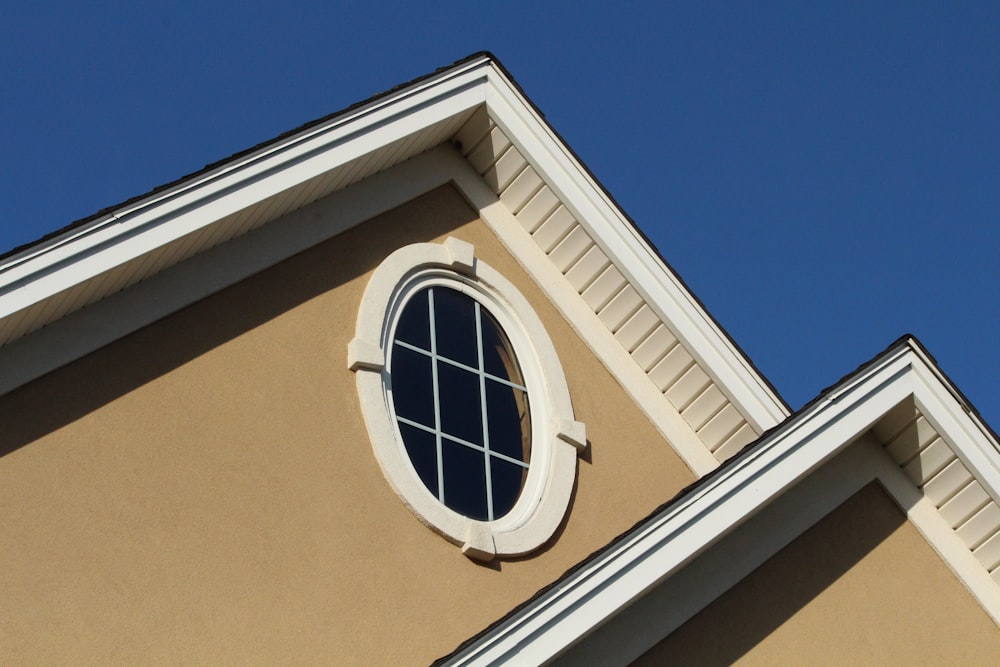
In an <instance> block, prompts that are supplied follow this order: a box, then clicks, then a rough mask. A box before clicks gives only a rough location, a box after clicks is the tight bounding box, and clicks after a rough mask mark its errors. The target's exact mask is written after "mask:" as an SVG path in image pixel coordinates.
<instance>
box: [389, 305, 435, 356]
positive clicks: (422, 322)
mask: <svg viewBox="0 0 1000 667" xmlns="http://www.w3.org/2000/svg"><path fill="white" fill-rule="evenodd" d="M428 312H429V311H428V310H427V290H423V291H421V292H417V293H416V294H414V295H413V298H412V299H410V300H409V301H408V302H407V304H406V307H405V308H404V309H403V312H402V313H400V315H399V321H398V322H397V324H396V340H401V341H403V342H404V343H409V344H410V345H415V346H417V347H419V348H420V349H421V350H428V351H429V350H430V349H431V323H430V318H429V317H428Z"/></svg>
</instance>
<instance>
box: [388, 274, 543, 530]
mask: <svg viewBox="0 0 1000 667" xmlns="http://www.w3.org/2000/svg"><path fill="white" fill-rule="evenodd" d="M391 340H392V345H391V349H390V353H389V355H388V357H389V358H388V360H387V361H388V364H387V365H388V371H389V373H388V380H389V382H388V384H389V396H390V405H391V407H392V410H393V414H394V416H395V420H396V424H397V427H398V429H399V434H400V436H401V438H402V441H403V445H404V447H405V449H406V453H407V455H408V456H409V459H410V462H411V463H412V464H413V468H414V470H415V471H416V473H417V475H418V476H419V477H420V480H421V482H423V484H424V486H425V487H426V488H427V490H428V491H430V493H431V494H432V495H433V496H434V497H436V498H437V499H438V500H439V501H440V502H442V503H443V504H444V505H445V506H447V507H449V508H451V509H452V510H454V511H455V512H458V513H459V514H462V515H463V516H466V517H469V518H470V519H476V520H479V521H493V520H495V519H499V518H501V517H503V516H504V515H505V514H507V513H508V512H510V510H511V509H512V508H513V507H514V505H515V503H516V502H517V499H518V497H519V496H520V494H521V491H522V489H523V488H524V484H525V480H526V478H527V474H528V466H529V464H530V461H531V424H530V410H529V407H528V394H527V389H526V387H525V382H524V379H523V377H522V375H521V371H520V368H519V367H518V364H517V360H516V359H515V357H514V354H513V350H512V347H511V344H510V341H509V340H508V338H507V336H506V334H505V333H504V332H503V329H502V328H501V327H500V325H499V324H498V323H497V321H496V319H495V318H494V317H493V316H492V315H491V314H490V313H489V312H488V311H487V310H486V308H485V307H483V305H482V304H481V303H480V302H479V301H477V300H476V299H473V298H472V297H470V296H469V295H467V294H464V293H462V292H459V291H458V290H455V289H451V288H449V287H445V286H443V285H434V286H431V287H426V288H424V289H421V290H419V291H417V292H415V293H414V294H413V295H412V296H411V297H410V299H409V300H407V302H406V304H405V305H404V306H403V309H402V311H401V312H400V314H399V317H398V319H397V320H396V326H395V330H394V331H393V333H392V338H391Z"/></svg>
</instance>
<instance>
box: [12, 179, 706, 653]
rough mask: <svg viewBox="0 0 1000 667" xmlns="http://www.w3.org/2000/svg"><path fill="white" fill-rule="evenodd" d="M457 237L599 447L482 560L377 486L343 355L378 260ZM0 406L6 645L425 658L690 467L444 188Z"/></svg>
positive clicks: (672, 489)
mask: <svg viewBox="0 0 1000 667" xmlns="http://www.w3.org/2000/svg"><path fill="white" fill-rule="evenodd" d="M326 205H327V204H326V203H324V202H322V201H321V202H318V203H317V204H314V205H313V206H312V210H310V211H308V212H307V213H308V214H309V215H315V216H322V215H324V214H325V210H326V209H325V208H324V207H325V206H326ZM272 224H280V222H279V223H272ZM449 235H453V236H456V237H458V238H461V239H463V240H466V241H469V242H470V243H472V244H474V245H475V247H476V251H477V255H478V256H480V257H481V258H483V259H484V260H485V261H486V262H488V263H489V264H491V265H492V266H493V267H494V268H496V269H498V270H499V271H501V272H502V273H503V274H504V275H505V276H506V277H507V278H508V279H510V280H511V281H512V282H513V283H514V284H515V285H517V287H518V288H519V289H520V290H521V291H522V293H523V294H524V295H525V296H526V297H527V298H528V300H529V301H530V302H531V303H532V304H533V306H534V307H535V309H536V310H537V312H538V314H539V316H540V317H541V319H542V321H543V322H544V323H545V325H546V328H547V330H548V332H549V334H550V336H551V337H552V339H553V341H554V342H555V344H556V348H557V349H558V350H559V355H560V358H561V360H562V363H563V366H564V369H565V372H566V376H567V380H568V383H569V386H570V392H571V396H572V400H573V404H574V408H575V411H576V416H577V419H579V420H581V421H583V422H585V423H586V425H587V434H588V437H589V440H590V442H591V449H590V453H589V456H588V457H587V458H586V459H584V460H581V461H580V462H579V473H578V481H577V488H576V491H575V494H574V498H573V500H572V501H571V505H570V509H569V512H568V515H567V519H566V521H565V522H564V525H563V526H562V528H561V529H560V530H559V531H558V532H557V534H556V536H555V538H554V539H553V540H552V541H551V542H550V544H549V545H547V546H546V547H545V548H543V549H542V550H540V551H539V552H537V553H535V554H532V555H531V556H529V557H525V558H522V559H518V560H505V561H500V562H498V563H495V564H493V565H491V566H484V565H478V564H476V563H474V562H472V561H470V560H468V559H466V558H465V557H463V556H462V555H461V553H460V551H459V549H458V548H457V547H455V546H454V545H452V544H450V543H448V542H446V541H445V540H444V539H442V538H441V537H439V536H438V535H437V534H435V533H433V532H432V531H431V530H429V529H428V528H426V527H425V526H423V525H422V524H421V523H420V522H419V521H418V520H417V519H416V518H415V517H414V516H413V515H412V514H411V513H410V512H409V510H408V509H407V508H406V507H405V506H404V505H403V503H402V502H401V501H400V500H399V498H397V497H396V495H395V494H394V493H393V491H392V490H391V488H390V487H389V485H388V483H387V482H386V480H385V479H384V478H383V476H382V474H381V471H380V469H379V467H378V465H377V463H376V461H375V459H374V456H373V454H372V449H371V445H370V443H369V441H368V436H367V433H366V430H365V427H364V424H363V422H362V418H361V415H360V412H359V406H358V398H357V394H356V391H355V383H354V375H353V374H352V373H351V372H349V371H348V370H347V368H346V349H347V343H348V342H349V341H350V339H351V338H352V337H353V333H354V326H355V314H356V313H357V309H358V305H359V303H360V299H361V295H362V292H363V290H364V287H365V285H366V283H367V280H368V277H369V276H370V275H371V272H372V271H373V269H374V268H375V267H376V266H377V265H378V263H379V262H380V261H381V259H382V258H384V257H385V256H386V255H388V254H389V253H390V252H391V251H393V250H394V249H396V248H397V247H400V246H402V245H405V244H408V243H413V242H419V241H435V240H436V241H441V240H443V239H444V238H446V237H447V236H449ZM0 424H3V448H2V452H0V453H2V454H3V456H2V457H0V592H2V593H0V618H2V619H3V620H2V623H0V662H3V663H4V664H17V663H31V664H74V663H75V664H79V663H88V664H106V663H116V664H142V663H154V662H155V663H160V662H171V663H193V664H198V663H201V664H206V663H208V664H220V663H221V664H275V663H280V664H288V663H298V664H302V663H320V664H332V663H336V664H367V665H370V664H426V663H428V662H430V661H431V660H433V659H434V658H436V657H438V656H440V655H442V654H445V653H448V652H450V651H451V650H452V649H454V648H455V647H456V646H457V645H458V644H459V643H460V642H461V641H462V640H464V639H465V638H467V637H468V636H470V635H472V634H474V633H476V632H477V631H479V630H481V629H482V628H484V627H485V626H486V625H487V624H489V623H490V622H492V621H493V620H495V619H497V618H499V617H500V616H502V615H503V614H505V613H506V612H507V611H509V610H510V609H511V608H513V607H514V606H515V605H517V604H519V603H520V602H522V601H524V600H525V599H527V598H528V597H530V596H531V595H532V594H533V593H534V592H535V591H536V590H538V589H539V588H541V587H542V586H544V585H545V584H547V583H549V582H550V581H552V580H554V579H555V578H556V577H558V576H559V575H561V574H562V573H563V572H564V571H565V570H566V569H568V568H569V567H571V566H572V565H574V564H575V563H576V562H578V561H579V560H581V559H582V558H584V557H585V556H587V555H588V554H589V553H591V552H592V551H594V550H596V549H598V548H599V547H601V546H603V545H604V544H605V543H607V542H608V541H609V540H610V539H611V538H613V537H614V536H615V535H616V534H618V533H620V532H622V531H624V530H625V529H627V528H628V527H629V526H631V525H632V524H633V523H634V522H635V521H636V520H637V519H639V518H641V517H642V516H644V515H645V514H647V513H648V512H650V511H651V510H652V509H653V508H654V507H655V506H656V505H658V504H659V503H661V502H663V501H664V500H665V499H667V498H669V497H671V496H672V495H674V494H675V493H676V492H677V491H678V490H679V489H681V488H682V487H684V486H685V485H687V484H688V483H690V482H691V481H692V480H693V476H692V474H691V472H690V471H689V470H688V469H687V468H686V467H685V466H684V464H683V463H682V462H681V460H680V459H679V458H678V457H677V456H676V454H675V453H674V452H673V450H672V449H671V448H670V446H669V445H668V444H667V443H666V442H664V440H663V439H662V437H661V436H660V435H659V434H658V432H657V431H656V430H655V429H654V427H653V426H652V425H651V424H650V423H649V421H648V420H647V419H646V418H645V417H644V416H643V415H642V414H641V412H640V411H639V410H638V409H637V408H636V406H635V405H634V404H633V403H632V402H631V401H630V400H629V398H628V397H627V395H626V394H625V392H624V391H623V390H622V389H621V387H620V386H618V384H616V381H615V380H614V379H613V378H612V377H611V375H610V374H609V373H608V372H607V370H606V369H605V367H604V366H603V365H602V364H601V363H600V362H599V360H597V359H596V358H595V356H594V355H593V354H592V352H591V351H590V350H589V348H588V347H587V346H586V345H585V344H584V343H583V342H582V341H581V340H580V338H579V337H578V336H577V335H576V334H575V333H574V331H573V330H571V328H570V327H569V326H568V325H567V323H566V322H565V321H564V320H563V318H562V317H561V316H560V315H559V314H558V313H557V311H556V309H555V308H554V307H553V306H552V304H551V303H550V302H549V301H548V300H547V298H546V297H545V296H544V295H543V293H542V292H541V290H540V289H539V288H538V286H537V285H535V284H534V283H533V282H532V281H531V279H530V278H529V277H528V276H527V275H526V274H525V273H524V272H523V270H522V269H521V268H520V267H519V266H518V264H517V262H516V261H515V260H514V259H513V258H512V257H511V256H510V254H509V253H508V252H507V251H506V250H505V249H504V247H503V246H502V245H501V243H500V242H499V240H498V239H497V237H496V236H495V235H494V234H493V233H492V232H491V231H490V230H489V228H488V227H487V226H486V225H485V224H484V223H483V222H482V221H480V220H479V219H478V218H477V216H476V214H475V212H474V211H472V210H471V209H470V207H469V206H468V204H467V203H466V202H465V201H464V199H462V198H461V196H460V195H459V194H458V193H457V192H456V191H454V190H453V189H451V188H449V187H445V188H440V189H438V190H435V191H433V192H431V193H428V194H426V195H424V196H422V197H420V198H418V199H416V200H414V201H412V202H410V203H408V204H406V205H404V206H402V207H400V208H397V209H395V210H393V211H391V212H389V213H386V214H384V215H381V216H379V217H377V218H375V219H373V220H371V221H369V222H367V223H365V224H363V225H360V226H358V227H355V228H354V229H352V230H350V231H348V232H345V233H344V234H342V235H340V236H338V237H336V238H334V239H332V240H330V241H328V242H325V243H322V244H320V245H318V246H315V247H314V248H312V249H310V250H308V251H306V252H303V253H301V254H299V255H296V256H295V257H293V258H290V259H288V260H286V261H284V262H282V263H281V264H279V265H277V266H275V267H272V268H271V269H268V270H266V271H263V272H261V273H259V274H256V275H255V276H253V277H251V278H249V279H247V280H245V281H243V282H242V283H240V284H237V285H235V286H233V287H231V288H228V289H226V290H224V291H222V292H219V293H217V294H215V295H213V296H210V297H208V298H206V299H204V300H202V301H200V302H198V303H196V304H193V305H191V306H189V307H188V308H185V309H184V310H182V311H180V312H178V313H176V314H174V315H172V316H170V317H168V318H165V319H164V320H162V321H160V322H158V323H156V324H154V325H151V326H149V327H146V328H144V329H142V330H140V331H138V332H136V333H134V334H131V335H129V336H127V337H125V338H123V339H121V340H119V341H117V342H115V343H114V344H112V345H110V346H108V347H106V348H104V349H101V350H99V351H97V352H95V353H93V354H90V355H89V356H87V357H85V358H83V359H80V360H78V361H76V362H74V363H72V364H70V365H68V366H66V367H63V368H61V369H59V370H57V371H55V372H53V373H51V374H49V375H47V376H45V377H42V378H40V379H38V380H36V381H34V382H32V383H31V384H29V385H26V386H24V387H22V388H20V389H18V390H16V391H15V392H12V393H11V394H8V395H7V396H4V397H2V398H0Z"/></svg>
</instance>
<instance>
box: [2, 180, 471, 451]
mask: <svg viewBox="0 0 1000 667" xmlns="http://www.w3.org/2000/svg"><path fill="white" fill-rule="evenodd" d="M312 206H322V202H318V203H316V204H313V205H312ZM476 217H477V216H476V213H475V212H474V211H473V210H472V209H471V208H470V207H469V206H468V205H467V204H466V203H465V201H464V200H463V199H461V197H460V196H458V195H457V194H456V192H455V191H454V190H453V189H452V188H450V187H447V186H445V187H442V188H438V189H437V190H434V191H432V192H429V193H427V194H425V195H422V196H420V197H418V198H417V199H415V200H413V201H411V202H408V203H406V204H403V205H402V206H400V207H398V208H396V209H394V210H392V211H389V212H387V213H384V214H382V215H380V216H377V217H376V218H374V219H372V220H370V221H368V222H366V223H364V224H362V225H359V226H357V227H355V228H353V229H351V230H349V231H347V232H344V233H343V234H340V235H338V236H336V237H334V238H332V239H330V240H328V241H325V242H324V243H321V244H319V245H317V246H315V247H313V248H310V249H309V250H306V251H304V252H302V253H299V254H298V255H295V256H294V257H292V258H290V259H288V260H285V261H284V262H282V263H280V264H278V265H276V266H273V267H271V268H269V269H266V270H264V271H261V272H260V273H257V274H255V275H253V276H251V277H250V278H247V279H246V280H243V281H242V282H240V283H238V284H236V285H233V286H231V287H229V288H226V289H224V290H222V291H220V292H218V293H216V294H213V295H211V296H209V297H206V298H205V299H202V300H201V301H198V302H197V303H194V304H192V305H190V306H188V307H186V308H184V309H183V310H181V311H178V312H177V313H174V314H172V315H169V316H167V317H165V318H164V319H162V320H160V321H158V322H156V323H154V324H151V325H149V326H147V327H144V328H143V329H140V330H139V331H136V332H135V333H132V334H129V335H128V336H126V337H124V338H122V339H121V340H118V341H116V342H114V343H111V344H110V345H108V346H106V347H104V348H101V349H100V350H97V351H95V352H93V353H91V354H89V355H87V356H85V357H83V358H81V359H79V360H77V361H75V362H73V363H71V364H68V365H66V366H64V367H62V368H59V369H57V370H55V371H53V372H51V373H49V374H47V375H45V376H43V377H41V378H38V379H36V380H34V381H32V382H30V383H28V384H27V385H24V386H23V387H20V388H18V389H16V390H14V391H13V392H11V393H10V394H8V395H6V396H3V397H0V424H2V425H3V427H2V431H3V432H2V436H0V456H5V455H7V454H9V453H11V452H13V451H15V450H17V449H19V448H21V447H23V446H25V445H27V444H29V443H31V442H33V441H34V440H37V439H38V438H41V437H43V436H44V435H46V434H48V433H50V432H52V431H55V430H57V429H59V428H61V427H63V426H66V425H67V424H70V423H72V422H74V421H76V420H78V419H80V418H81V417H83V416H84V415H86V414H88V413H90V412H93V411H94V410H97V409H99V408H101V407H102V406H104V405H106V404H108V403H110V402H112V401H114V400H116V399H117V398H119V397H121V396H123V395H125V394H127V393H129V392H130V391H132V390H134V389H136V388H138V387H140V386H142V385H144V384H146V383H148V382H150V381H152V380H154V379H156V378H157V377H159V376H161V375H164V374H166V373H169V372H170V371H171V370H173V369H175V368H177V367H179V366H181V365H183V364H185V363H186V362H188V361H190V360H192V359H194V358H196V357H198V356H200V355H202V354H204V353H206V352H208V351H210V350H212V349H213V348H215V347H217V346H219V345H222V344H224V343H226V342H227V341H229V340H231V339H234V338H236V337H238V336H240V335H241V334H243V333H245V332H248V331H250V330H252V329H254V328H255V327H258V326H260V325H261V324H263V323H265V322H267V321H269V320H271V319H273V318H275V317H277V316H279V315H281V314H282V313H284V312H286V311H288V310H291V309H292V308H294V307H296V306H298V305H299V304H302V303H304V302H305V301H308V300H309V299H312V298H313V297H316V296H318V295H320V294H323V293H325V292H327V291H329V290H332V289H334V288H336V287H338V286H340V285H342V284H345V283H347V282H350V281H351V280H354V279H356V278H358V277H360V276H363V275H365V274H366V273H368V272H370V271H371V270H373V269H374V268H375V266H377V265H378V263H379V262H381V261H382V259H383V258H384V257H385V256H386V255H388V254H389V253H391V252H392V251H393V250H395V249H396V248H398V247H400V246H402V245H406V244H409V243H417V242H421V241H428V240H431V239H435V238H437V237H440V236H443V235H446V234H448V233H449V232H451V231H453V230H454V229H456V228H458V227H460V226H461V225H463V224H466V223H468V222H470V221H472V220H474V219H475V218H476ZM270 224H272V225H274V224H281V222H280V221H275V222H272V223H270ZM209 252H211V251H209ZM340 315H341V316H342V317H345V318H349V324H350V327H349V328H350V330H351V331H352V332H353V322H354V317H353V313H342V314H340ZM344 345H345V346H346V341H344ZM345 349H346V347H345Z"/></svg>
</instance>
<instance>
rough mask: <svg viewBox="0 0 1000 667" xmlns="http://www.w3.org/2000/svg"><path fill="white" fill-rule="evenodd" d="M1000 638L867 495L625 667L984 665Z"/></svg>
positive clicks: (940, 565) (891, 506)
mask: <svg viewBox="0 0 1000 667" xmlns="http://www.w3.org/2000/svg"><path fill="white" fill-rule="evenodd" d="M998 656H1000V630H998V628H997V627H996V625H995V624H994V623H993V621H992V620H991V619H990V618H989V617H988V616H987V615H986V612H985V611H983V609H982V608H981V607H979V605H978V604H977V603H976V601H975V600H974V599H973V598H972V596H971V595H970V594H969V593H968V591H966V590H965V589H964V588H963V586H962V584H961V583H960V582H959V581H958V579H957V578H956V577H955V576H954V575H953V574H952V573H951V572H950V571H949V570H948V568H947V566H946V565H945V564H944V562H943V561H942V560H941V559H940V557H939V556H938V555H937V554H936V553H935V552H934V551H933V550H932V549H931V547H930V546H929V545H928V544H927V542H925V541H924V539H923V538H922V537H921V536H920V534H919V533H918V532H917V530H916V529H915V528H914V527H913V525H912V524H911V523H909V521H907V519H906V516H905V514H903V512H902V511H901V510H900V509H899V507H898V506H897V505H896V504H895V503H894V502H893V501H892V499H891V498H890V497H889V496H888V495H887V494H886V492H885V491H884V490H883V489H882V487H881V486H879V485H878V484H874V483H873V484H870V485H869V486H867V487H865V488H864V489H862V490H861V491H859V492H858V493H857V494H855V495H854V496H853V497H852V498H850V499H849V500H848V501H847V502H845V503H844V504H843V505H841V506H840V507H839V508H837V509H836V510H834V511H833V512H831V513H830V514H829V515H828V516H827V517H825V518H824V519H822V520H821V521H820V522H819V523H818V524H816V525H815V526H814V527H813V528H811V529H810V530H808V531H807V532H805V533H803V534H802V535H801V536H799V537H798V538H796V540H795V541H793V542H792V543H791V544H789V545H788V546H787V547H785V548H784V549H782V550H781V551H780V552H778V553H777V554H775V556H773V557H772V558H771V559H770V560H768V561H767V562H766V563H764V565H762V566H761V567H759V568H758V569H757V570H755V571H754V572H753V573H751V574H750V575H749V576H748V577H746V578H745V579H744V580H743V581H741V582H740V583H739V584H737V585H736V586H734V587H733V588H732V589H730V590H729V591H728V592H727V593H726V594H725V595H723V596H722V597H720V598H718V599H717V600H716V601H715V602H713V603H712V604H711V605H709V606H708V607H706V608H705V609H704V610H702V611H701V612H700V613H698V614H697V615H696V616H694V617H693V618H692V619H691V620H689V621H688V622H687V623H686V624H684V625H683V626H681V627H680V628H678V629H677V630H676V631H675V632H674V633H673V634H671V635H670V636H668V637H667V638H666V639H664V640H663V641H661V642H660V643H659V644H658V645H656V646H655V647H653V648H652V649H650V650H649V651H648V652H647V653H646V654H645V655H644V656H643V657H642V658H640V659H639V660H638V661H636V663H634V664H636V665H694V664H697V665H729V664H733V663H737V664H740V665H796V664H809V665H817V664H829V665H994V664H996V663H997V660H998Z"/></svg>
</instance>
